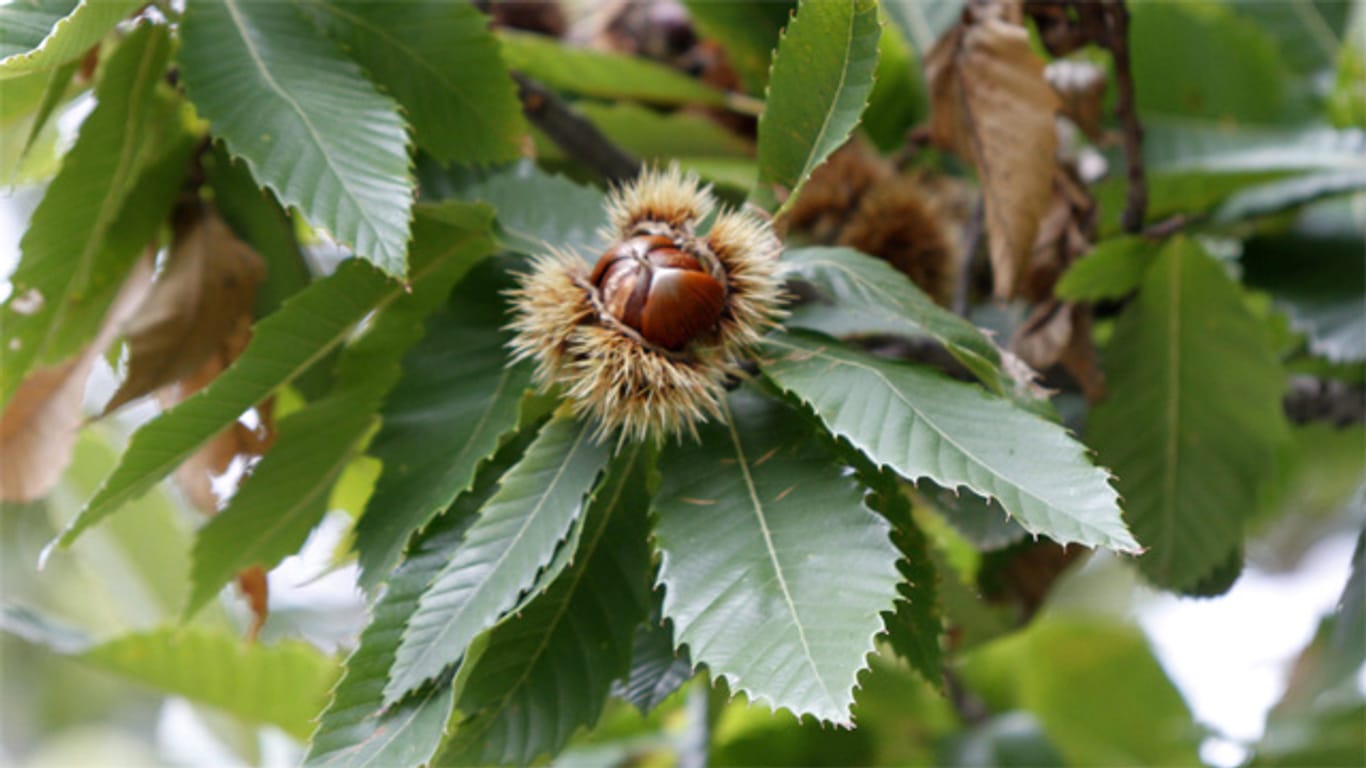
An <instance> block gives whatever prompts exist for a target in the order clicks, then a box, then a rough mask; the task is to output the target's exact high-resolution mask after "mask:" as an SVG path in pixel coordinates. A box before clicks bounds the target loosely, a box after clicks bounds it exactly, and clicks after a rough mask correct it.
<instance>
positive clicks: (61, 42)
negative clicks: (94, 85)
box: [0, 0, 143, 79]
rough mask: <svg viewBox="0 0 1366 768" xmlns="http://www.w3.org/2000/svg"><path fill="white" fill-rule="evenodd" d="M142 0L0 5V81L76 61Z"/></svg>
mask: <svg viewBox="0 0 1366 768" xmlns="http://www.w3.org/2000/svg"><path fill="white" fill-rule="evenodd" d="M142 4H143V0H82V2H80V3H77V2H75V0H37V2H16V3H11V4H8V5H3V6H0V79H5V78H10V77H18V76H20V75H25V74H29V73H31V72H40V71H43V70H47V69H56V68H57V67H59V66H61V65H62V64H65V63H67V62H68V61H72V60H74V59H77V58H80V57H81V56H83V55H85V52H86V51H88V50H90V47H91V46H93V45H95V44H96V43H98V42H99V41H100V38H102V37H104V36H105V35H106V34H107V33H108V32H109V30H111V29H113V28H114V25H115V24H117V23H118V22H119V20H120V19H122V18H124V17H125V16H128V15H129V14H131V13H132V12H133V11H134V10H136V9H137V8H138V7H139V6H141V5H142Z"/></svg>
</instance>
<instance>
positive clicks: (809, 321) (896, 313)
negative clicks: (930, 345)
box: [782, 247, 1015, 394]
mask: <svg viewBox="0 0 1366 768" xmlns="http://www.w3.org/2000/svg"><path fill="white" fill-rule="evenodd" d="M782 266H783V269H784V271H785V272H786V274H787V276H788V277H796V278H800V279H801V280H804V281H806V282H808V283H810V284H811V285H812V287H814V288H815V289H816V290H817V293H818V294H819V295H820V296H819V299H818V300H817V301H816V302H813V304H814V305H815V306H814V307H812V308H811V309H808V308H804V307H803V308H798V310H797V311H796V312H795V313H794V316H793V318H792V319H791V320H790V321H789V322H788V325H790V326H797V327H806V328H814V329H817V330H821V331H825V332H827V333H831V334H838V335H845V334H848V335H868V334H900V335H906V336H929V337H930V338H932V339H934V340H935V341H938V342H939V343H941V344H943V345H944V348H945V349H947V350H948V351H949V353H950V354H952V355H953V356H954V358H956V359H957V360H958V361H959V362H960V363H962V364H963V365H964V367H966V368H967V369H968V370H969V371H971V372H972V373H973V374H974V375H975V376H977V378H979V379H981V380H982V381H983V382H984V383H986V385H987V386H989V387H991V388H992V390H994V391H996V392H998V393H1001V394H1006V393H1011V392H1013V391H1014V389H1015V386H1014V384H1013V383H1012V382H1011V381H1010V377H1009V376H1008V375H1007V374H1006V373H1005V372H1004V371H1003V370H1001V355H1000V352H999V351H998V350H997V349H996V345H994V344H992V343H991V341H990V340H988V339H987V337H986V336H984V335H983V334H982V332H981V331H980V330H978V329H977V328H976V327H975V326H973V325H972V324H971V323H969V322H968V321H966V320H964V319H963V318H962V317H959V316H958V315H955V314H954V313H952V312H950V311H948V310H947V309H944V308H943V307H941V306H939V305H938V304H935V303H934V299H931V298H930V297H929V296H928V295H926V294H925V292H924V291H922V290H921V289H920V288H919V286H917V285H916V284H915V283H913V282H911V280H910V278H908V277H906V275H904V274H902V273H901V272H898V271H897V270H896V269H894V268H893V267H892V266H891V265H890V264H888V263H887V262H885V261H882V260H881V259H875V258H873V257H872V256H868V255H866V254H863V253H859V252H858V251H855V250H853V249H851V248H824V247H814V248H798V249H796V250H790V251H787V252H785V253H784V254H783V260H782ZM827 302H828V303H827Z"/></svg>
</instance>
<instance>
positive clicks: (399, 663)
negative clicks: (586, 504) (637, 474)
mask: <svg viewBox="0 0 1366 768" xmlns="http://www.w3.org/2000/svg"><path fill="white" fill-rule="evenodd" d="M591 432H592V429H591V427H590V426H588V425H586V424H580V423H578V422H577V421H575V420H573V419H569V418H557V419H555V420H553V421H551V422H550V423H549V424H548V425H547V426H546V427H545V429H544V430H542V432H541V434H540V435H539V436H538V437H537V438H536V441H535V442H534V443H532V444H531V446H530V447H529V448H528V449H527V452H526V455H525V456H523V457H522V460H521V462H519V463H518V464H517V465H516V466H515V467H513V468H512V469H511V470H509V471H508V473H507V474H506V475H504V477H503V480H502V484H501V487H500V488H499V489H498V493H496V494H495V495H494V496H493V498H491V499H490V500H489V502H488V503H487V504H486V505H485V506H484V508H483V510H482V511H481V512H480V516H479V519H478V520H477V521H476V522H475V523H474V524H473V525H472V526H471V527H470V529H469V531H468V532H467V533H466V535H465V541H464V543H463V544H462V545H461V547H460V549H459V550H457V551H456V553H455V556H454V557H452V558H451V560H450V562H449V563H447V565H446V567H445V568H443V569H442V571H441V573H440V574H439V575H438V576H437V578H436V580H435V581H434V582H433V583H432V585H431V588H430V589H429V590H428V591H427V592H426V593H424V594H423V596H422V599H421V601H420V602H419V604H418V609H417V611H416V612H415V613H414V614H413V617H412V619H411V620H410V621H409V623H408V628H407V629H406V630H405V631H404V633H403V643H402V645H400V646H399V649H398V655H397V657H396V660H395V662H394V667H393V670H392V671H391V673H390V679H389V684H388V685H387V686H386V687H385V689H384V698H385V701H386V703H387V702H393V701H396V700H397V699H399V698H400V697H401V696H402V695H403V694H404V693H405V692H407V691H409V690H412V689H413V688H416V687H418V686H419V685H421V684H422V683H423V682H424V681H426V680H430V679H432V678H434V677H436V676H438V675H439V674H441V672H442V670H444V669H445V668H446V667H448V666H449V665H451V664H452V663H454V662H455V661H456V660H458V659H459V658H460V657H461V656H462V655H463V654H464V653H465V651H466V649H467V648H468V647H469V644H470V642H471V641H472V640H473V639H474V638H475V636H476V635H478V634H479V633H481V632H483V631H484V630H485V629H488V628H489V627H490V626H492V625H493V623H494V622H495V621H497V620H498V618H499V617H500V616H501V615H502V614H503V613H504V612H505V611H507V610H509V609H510V608H512V606H513V605H514V604H515V603H516V602H517V598H518V596H519V595H521V593H522V592H523V591H524V590H526V589H527V588H529V587H531V586H532V585H533V584H534V583H535V581H536V576H537V572H538V571H539V570H540V569H541V567H542V566H543V565H545V564H546V563H548V562H549V561H550V560H551V557H552V556H553V555H554V554H555V549H556V545H557V544H558V543H559V542H560V540H561V539H563V538H564V537H565V535H566V534H567V533H568V532H569V529H570V526H571V525H572V523H573V522H574V520H575V519H576V518H578V517H579V515H580V513H581V512H582V510H583V500H584V497H585V496H586V495H587V494H588V491H589V490H590V489H591V488H592V487H593V483H594V481H595V480H596V479H597V476H598V471H599V470H600V469H601V468H602V465H603V463H604V462H605V461H606V460H607V456H608V453H609V451H608V449H607V448H606V447H605V446H603V445H599V444H597V443H595V442H594V441H593V439H592V437H591Z"/></svg>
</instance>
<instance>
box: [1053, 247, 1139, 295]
mask: <svg viewBox="0 0 1366 768" xmlns="http://www.w3.org/2000/svg"><path fill="white" fill-rule="evenodd" d="M1158 248H1159V244H1158V243H1157V242H1155V241H1153V240H1149V239H1147V238H1144V237H1138V236H1135V235H1124V236H1121V237H1112V238H1110V239H1108V240H1103V241H1101V242H1100V243H1098V244H1097V245H1096V247H1095V248H1092V249H1091V251H1090V252H1089V253H1087V254H1086V255H1085V257H1083V258H1081V259H1078V260H1077V261H1075V262H1073V264H1072V266H1071V267H1069V268H1068V270H1067V271H1066V272H1064V273H1063V275H1062V278H1061V279H1059V280H1058V283H1057V285H1055V286H1053V293H1054V294H1055V295H1056V296H1057V297H1058V298H1060V299H1063V300H1065V301H1092V302H1094V301H1101V300H1104V299H1119V298H1123V297H1124V296H1126V295H1128V294H1130V293H1132V292H1134V291H1135V290H1136V289H1137V288H1138V286H1139V284H1140V283H1142V282H1143V276H1144V275H1145V274H1147V272H1148V267H1150V266H1151V265H1152V263H1153V258H1154V257H1155V255H1156V252H1157V250H1158Z"/></svg>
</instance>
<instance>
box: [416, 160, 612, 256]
mask: <svg viewBox="0 0 1366 768" xmlns="http://www.w3.org/2000/svg"><path fill="white" fill-rule="evenodd" d="M419 173H421V176H422V183H421V186H422V192H423V194H424V195H427V196H430V197H432V198H435V199H441V198H447V197H454V198H457V199H460V200H472V201H473V200H477V201H480V202H485V203H488V204H489V205H492V206H493V208H494V210H495V211H497V218H498V239H499V241H500V242H502V244H503V247H505V248H507V249H508V250H511V251H516V252H517V253H525V254H537V253H544V252H546V251H547V250H548V249H550V248H552V247H553V248H566V249H570V250H574V251H577V252H579V253H583V254H584V257H585V258H594V259H595V258H597V257H596V255H593V256H590V255H589V254H590V253H591V252H592V251H593V250H594V249H596V248H600V247H602V245H603V243H602V242H601V241H600V240H599V237H598V230H599V229H600V228H601V227H603V226H605V225H606V224H607V213H606V210H605V208H604V207H603V195H602V193H601V192H599V191H598V190H596V189H593V188H592V187H586V186H583V185H580V184H576V183H574V182H572V181H570V180H569V179H566V178H564V177H563V176H555V175H552V174H549V173H546V172H545V171H542V170H541V169H540V168H537V167H536V164H535V163H533V162H531V161H530V160H526V161H522V162H520V163H516V164H514V165H511V166H508V167H506V168H502V169H499V170H497V171H494V172H488V171H480V170H472V169H466V168H451V169H449V170H443V169H441V168H439V167H437V166H436V165H435V164H431V163H424V164H422V165H420V166H419Z"/></svg>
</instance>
